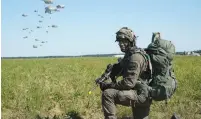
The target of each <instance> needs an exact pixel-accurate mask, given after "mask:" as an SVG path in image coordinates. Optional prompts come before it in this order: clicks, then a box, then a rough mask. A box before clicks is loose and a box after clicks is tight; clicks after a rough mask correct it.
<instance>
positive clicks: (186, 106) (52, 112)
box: [1, 56, 201, 119]
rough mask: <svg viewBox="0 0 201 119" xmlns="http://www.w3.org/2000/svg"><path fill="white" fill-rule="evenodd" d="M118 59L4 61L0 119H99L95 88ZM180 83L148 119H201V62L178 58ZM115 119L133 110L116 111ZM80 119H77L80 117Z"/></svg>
mask: <svg viewBox="0 0 201 119" xmlns="http://www.w3.org/2000/svg"><path fill="white" fill-rule="evenodd" d="M116 60H117V59H116V58H65V59H62V58H61V59H9V60H6V59H3V60H2V107H1V108H2V119H17V118H18V119H35V118H38V119H39V118H47V117H49V118H53V117H54V118H56V116H57V117H58V118H67V117H68V116H69V115H71V116H72V115H74V116H77V118H79V117H82V118H84V119H101V118H103V113H102V110H101V100H100V96H101V91H100V89H99V87H97V88H96V89H95V90H94V91H93V92H92V94H91V95H89V94H88V91H89V90H90V89H91V88H92V87H93V86H94V80H95V78H97V77H99V76H100V75H101V73H102V72H103V71H104V70H105V67H106V65H107V64H108V63H114V62H116ZM174 68H175V73H176V77H177V80H178V89H177V91H176V93H175V95H174V96H173V97H172V98H171V100H170V101H169V102H168V105H165V104H164V102H153V105H152V107H151V114H150V117H151V118H152V119H162V118H163V119H170V117H171V115H172V114H173V113H174V112H176V113H177V114H178V115H179V116H180V117H182V119H201V115H199V114H198V111H200V110H201V57H184V56H178V57H175V60H174ZM117 109H118V113H117V115H118V117H123V116H130V115H131V108H130V107H124V106H118V107H117ZM78 116H79V117H78Z"/></svg>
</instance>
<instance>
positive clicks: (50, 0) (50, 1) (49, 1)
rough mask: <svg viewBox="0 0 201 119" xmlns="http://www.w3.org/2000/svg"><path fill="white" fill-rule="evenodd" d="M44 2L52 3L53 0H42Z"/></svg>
mask: <svg viewBox="0 0 201 119" xmlns="http://www.w3.org/2000/svg"><path fill="white" fill-rule="evenodd" d="M42 1H44V3H45V4H53V0H42Z"/></svg>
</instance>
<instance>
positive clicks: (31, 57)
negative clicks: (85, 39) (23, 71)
mask: <svg viewBox="0 0 201 119" xmlns="http://www.w3.org/2000/svg"><path fill="white" fill-rule="evenodd" d="M114 55H123V54H91V55H79V56H30V57H1V59H34V58H73V57H74V58H76V57H112V56H114Z"/></svg>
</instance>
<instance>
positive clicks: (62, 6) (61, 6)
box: [56, 5, 65, 9]
mask: <svg viewBox="0 0 201 119" xmlns="http://www.w3.org/2000/svg"><path fill="white" fill-rule="evenodd" d="M56 7H57V8H58V9H61V8H65V5H57V6H56Z"/></svg>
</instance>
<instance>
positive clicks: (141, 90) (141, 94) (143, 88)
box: [135, 82, 149, 103]
mask: <svg viewBox="0 0 201 119" xmlns="http://www.w3.org/2000/svg"><path fill="white" fill-rule="evenodd" d="M135 89H136V90H137V94H138V99H139V101H140V102H141V103H143V102H145V101H146V99H147V98H148V97H149V86H148V85H147V84H144V83H140V82H137V83H136V85H135Z"/></svg>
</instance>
